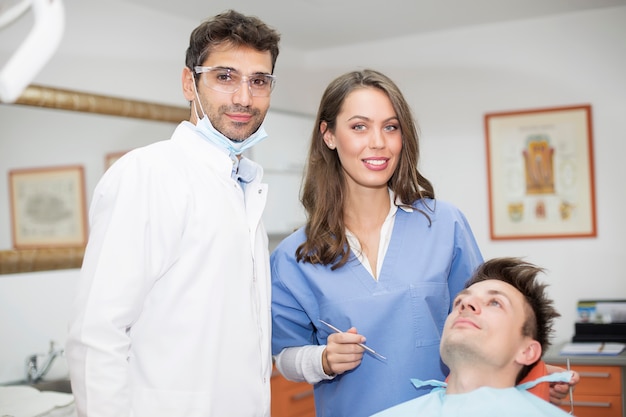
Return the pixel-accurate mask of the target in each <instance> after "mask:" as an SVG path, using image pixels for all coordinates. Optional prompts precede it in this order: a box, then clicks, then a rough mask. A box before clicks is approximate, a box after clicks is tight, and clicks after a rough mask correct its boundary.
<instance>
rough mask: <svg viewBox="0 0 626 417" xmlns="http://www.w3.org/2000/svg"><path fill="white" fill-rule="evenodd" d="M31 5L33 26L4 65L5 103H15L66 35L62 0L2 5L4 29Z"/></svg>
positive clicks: (0, 93)
mask: <svg viewBox="0 0 626 417" xmlns="http://www.w3.org/2000/svg"><path fill="white" fill-rule="evenodd" d="M30 7H32V10H33V17H34V24H33V27H32V29H31V31H30V32H29V33H28V35H27V37H26V39H24V41H23V42H22V43H21V44H20V46H19V47H18V49H17V50H16V51H15V53H14V54H13V55H12V56H11V57H10V58H9V60H8V61H7V63H6V64H5V65H4V67H3V68H2V69H0V101H2V102H4V103H13V102H15V100H17V99H18V97H19V96H20V94H22V92H23V91H24V89H25V88H26V87H27V86H28V84H30V82H31V81H32V80H33V78H35V76H36V75H37V73H39V71H40V70H41V69H42V68H43V66H44V65H45V64H46V63H47V62H48V60H50V58H51V57H52V54H53V53H54V52H55V51H56V49H57V48H58V46H59V43H60V42H61V37H62V36H63V29H64V27H65V15H64V9H63V3H61V0H21V1H20V2H19V3H17V4H15V5H13V6H12V7H10V8H9V9H7V10H4V11H3V10H1V9H0V30H2V28H4V27H5V26H7V25H8V24H10V23H12V22H13V21H15V20H17V19H18V18H19V17H20V16H21V15H22V14H24V13H25V12H26V11H27V10H28V8H30ZM0 34H1V33H0Z"/></svg>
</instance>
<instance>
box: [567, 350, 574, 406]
mask: <svg viewBox="0 0 626 417" xmlns="http://www.w3.org/2000/svg"><path fill="white" fill-rule="evenodd" d="M567 370H568V371H571V368H570V366H569V358H567ZM573 391H574V390H573V389H572V385H571V384H570V386H569V413H570V414H572V415H574V397H573Z"/></svg>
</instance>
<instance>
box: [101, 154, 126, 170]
mask: <svg viewBox="0 0 626 417" xmlns="http://www.w3.org/2000/svg"><path fill="white" fill-rule="evenodd" d="M126 152H128V151H118V152H110V153H108V154H106V155H105V156H104V170H105V171H106V170H107V169H109V168H110V167H111V165H113V164H114V163H115V161H117V160H118V159H120V158H121V157H122V156H124V154H125V153H126Z"/></svg>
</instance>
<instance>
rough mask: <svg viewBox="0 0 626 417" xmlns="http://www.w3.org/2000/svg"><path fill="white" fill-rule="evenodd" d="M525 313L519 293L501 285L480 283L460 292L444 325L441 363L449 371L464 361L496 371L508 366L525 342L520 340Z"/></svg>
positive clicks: (490, 281)
mask: <svg viewBox="0 0 626 417" xmlns="http://www.w3.org/2000/svg"><path fill="white" fill-rule="evenodd" d="M527 309H530V306H528V305H527V303H526V300H525V298H524V296H523V295H522V293H520V292H519V291H518V290H517V289H515V288H514V287H513V286H511V285H509V284H507V283H505V282H503V281H499V280H487V281H481V282H478V283H476V284H474V285H472V286H471V287H469V288H467V289H466V290H463V291H461V293H459V295H458V296H457V297H456V299H455V301H454V309H453V311H452V313H450V315H449V316H448V318H447V320H446V323H445V325H444V330H443V336H442V340H441V357H442V359H443V361H444V362H445V363H446V364H447V365H448V366H450V367H453V366H454V364H455V361H468V360H469V361H471V363H472V364H476V362H478V363H480V364H489V365H492V366H496V367H501V366H505V365H506V364H510V363H511V361H512V360H513V359H514V358H515V355H516V353H517V352H518V351H519V349H522V348H523V346H524V342H525V341H527V340H528V337H526V336H522V326H523V324H524V321H525V319H526V314H527V311H529V310H527ZM456 363H458V362H456Z"/></svg>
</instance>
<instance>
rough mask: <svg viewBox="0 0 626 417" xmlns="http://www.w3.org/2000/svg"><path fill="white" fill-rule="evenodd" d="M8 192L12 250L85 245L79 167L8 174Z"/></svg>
mask: <svg viewBox="0 0 626 417" xmlns="http://www.w3.org/2000/svg"><path fill="white" fill-rule="evenodd" d="M9 193H10V201H11V225H12V238H13V246H14V248H15V249H36V248H46V247H82V246H85V244H86V242H87V216H86V204H85V174H84V171H83V167H82V166H63V167H50V168H34V169H15V170H12V171H9Z"/></svg>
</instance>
